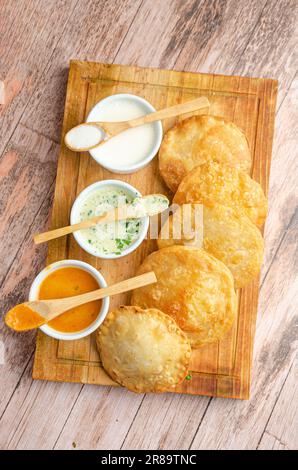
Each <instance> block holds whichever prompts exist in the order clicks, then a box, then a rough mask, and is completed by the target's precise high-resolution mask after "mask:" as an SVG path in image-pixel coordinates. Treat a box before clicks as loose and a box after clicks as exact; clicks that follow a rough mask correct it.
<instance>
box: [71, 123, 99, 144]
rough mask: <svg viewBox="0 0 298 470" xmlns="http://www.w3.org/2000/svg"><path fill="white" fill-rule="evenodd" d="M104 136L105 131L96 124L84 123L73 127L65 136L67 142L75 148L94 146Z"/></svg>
mask: <svg viewBox="0 0 298 470" xmlns="http://www.w3.org/2000/svg"><path fill="white" fill-rule="evenodd" d="M103 138H104V132H103V131H102V130H101V129H100V128H99V127H96V126H90V125H84V124H81V125H80V126H76V127H73V128H72V129H70V131H68V133H67V134H66V136H65V142H66V144H68V145H69V146H70V147H72V148H73V149H84V148H90V147H94V145H97V144H98V143H99V142H100V141H101V140H102V139H103Z"/></svg>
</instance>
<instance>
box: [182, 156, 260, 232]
mask: <svg viewBox="0 0 298 470" xmlns="http://www.w3.org/2000/svg"><path fill="white" fill-rule="evenodd" d="M173 202H174V203H177V204H180V205H181V204H184V203H187V202H195V203H203V204H204V203H208V202H211V203H212V202H217V203H219V204H222V205H224V206H229V207H232V208H234V209H236V210H237V211H238V212H239V213H244V214H246V215H247V217H249V218H250V220H251V221H252V222H253V223H254V224H255V225H257V226H258V227H261V226H262V225H263V223H264V221H265V218H266V214H267V200H266V197H265V194H264V192H263V190H262V188H261V186H260V185H259V183H257V182H256V181H254V180H253V179H252V178H250V176H248V175H247V174H246V173H244V172H243V171H239V170H237V169H236V168H232V167H230V166H227V165H223V164H221V163H217V162H214V161H210V162H208V163H204V164H203V165H200V166H198V167H196V168H195V169H194V170H192V171H191V172H190V173H189V174H188V175H186V176H185V178H183V180H182V181H181V183H180V185H179V188H178V190H177V192H176V194H175V196H174V199H173Z"/></svg>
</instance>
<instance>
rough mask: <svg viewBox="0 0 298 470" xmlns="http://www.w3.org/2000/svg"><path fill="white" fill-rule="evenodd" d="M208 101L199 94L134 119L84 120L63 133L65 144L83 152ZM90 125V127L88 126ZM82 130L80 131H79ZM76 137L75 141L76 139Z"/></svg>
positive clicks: (207, 104)
mask: <svg viewBox="0 0 298 470" xmlns="http://www.w3.org/2000/svg"><path fill="white" fill-rule="evenodd" d="M208 106H209V101H208V99H207V98H206V97H204V96H201V97H200V98H197V99H195V100H191V101H187V102H186V103H181V104H177V105H175V106H171V107H169V108H164V109H161V110H159V111H155V112H154V113H149V114H146V115H145V116H141V117H139V118H136V119H131V120H129V121H121V122H85V123H83V124H79V125H78V126H76V127H73V128H72V129H70V130H69V131H68V132H67V134H66V135H65V138H64V141H65V145H66V146H67V147H68V148H69V149H70V150H73V151H75V152H84V151H87V150H91V149H94V148H95V147H98V146H99V145H102V144H104V143H105V142H107V140H109V139H110V138H111V137H115V136H116V135H118V134H120V133H121V132H123V131H126V130H127V129H131V128H133V127H138V126H142V125H143V124H149V123H151V122H155V121H160V120H161V119H167V118H171V117H176V116H179V115H180V114H185V113H190V112H193V111H197V110H198V109H201V108H207V107H208ZM90 126H91V127H90ZM80 130H82V132H80ZM87 131H88V133H89V136H88V141H89V144H88V145H86V144H84V142H86V140H85V139H86V134H85V132H87ZM76 139H77V141H76Z"/></svg>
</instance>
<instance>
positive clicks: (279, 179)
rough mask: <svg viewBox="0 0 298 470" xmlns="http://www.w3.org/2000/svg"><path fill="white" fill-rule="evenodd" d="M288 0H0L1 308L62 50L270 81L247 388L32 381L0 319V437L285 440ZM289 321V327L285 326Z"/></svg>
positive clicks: (21, 259) (245, 444) (182, 444)
mask: <svg viewBox="0 0 298 470" xmlns="http://www.w3.org/2000/svg"><path fill="white" fill-rule="evenodd" d="M297 26H298V1H297V0H250V1H249V2H248V1H247V0H209V1H208V0H205V1H204V0H117V1H115V0H102V1H101V0H0V80H3V81H4V82H5V86H6V98H7V101H6V104H5V105H2V106H1V105H0V136H1V138H0V177H1V180H0V194H1V197H0V211H1V219H0V236H1V258H0V270H1V271H0V276H1V279H0V282H1V289H2V293H1V313H3V312H5V311H7V310H8V309H9V308H10V306H12V305H14V304H15V303H19V302H22V301H24V300H25V299H26V297H27V294H28V290H29V286H30V284H31V282H32V280H33V278H34V277H35V275H36V274H37V273H38V272H39V270H40V269H41V268H42V267H43V266H44V263H45V256H46V249H45V247H44V246H41V247H35V246H34V245H33V243H32V234H33V233H35V232H37V231H41V230H43V229H44V228H45V227H46V226H47V224H48V220H49V217H50V209H51V202H52V197H53V188H54V184H55V174H56V164H57V156H58V152H59V140H60V132H61V121H62V116H63V107H64V99H65V88H66V81H67V74H68V64H69V60H70V59H71V58H76V59H81V60H85V59H86V60H93V61H100V62H108V63H112V62H115V63H119V64H133V65H134V64H136V65H140V66H151V67H161V68H168V69H176V70H187V71H199V72H209V73H213V72H214V73H224V74H229V75H233V74H237V75H246V76H260V77H270V78H276V79H278V80H279V94H278V105H277V115H276V130H275V139H274V148H273V159H272V167H271V179H270V194H269V216H268V220H267V223H266V230H265V239H266V254H265V261H264V265H263V269H262V282H261V291H260V301H259V312H258V322H257V331H256V339H255V348H254V366H253V384H252V393H251V399H250V400H249V401H239V400H227V399H213V398H208V397H197V396H185V395H173V394H164V395H136V394H133V393H130V392H128V391H125V390H123V389H114V388H108V387H97V386H86V385H81V384H69V383H62V384H61V383H52V382H42V381H32V379H31V370H32V360H33V353H34V347H35V335H34V334H33V333H32V334H31V333H28V334H24V335H22V336H19V335H17V334H14V333H12V332H11V331H8V329H6V328H5V327H4V326H3V324H2V325H1V341H0V363H1V364H0V374H1V380H0V448H1V449H30V448H31V449H73V448H77V449H120V448H121V449H157V448H160V449H188V448H190V449H294V448H297V447H298V445H297V444H298V434H297V433H298V422H297V415H298V413H297V404H298V396H297V395H298V394H297V372H298V362H297V355H296V351H297V349H296V345H297V343H296V344H295V340H297V296H298V279H297V210H296V206H297V204H296V202H297V179H298V168H297V166H298V150H297V149H298V145H297V131H298V126H297V123H298V75H297V66H298V55H297V52H298V48H297V45H298V44H297V42H298V28H297ZM295 328H296V330H295Z"/></svg>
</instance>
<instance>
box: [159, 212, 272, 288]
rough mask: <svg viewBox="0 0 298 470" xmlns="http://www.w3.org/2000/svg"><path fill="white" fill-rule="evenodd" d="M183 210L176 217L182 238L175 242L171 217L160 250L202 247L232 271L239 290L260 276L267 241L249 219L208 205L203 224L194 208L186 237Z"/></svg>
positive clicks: (162, 232)
mask: <svg viewBox="0 0 298 470" xmlns="http://www.w3.org/2000/svg"><path fill="white" fill-rule="evenodd" d="M181 208H182V211H181V213H179V211H178V212H177V213H176V214H175V216H174V223H175V224H177V229H176V233H177V234H178V233H179V229H181V238H180V239H174V238H173V216H172V215H171V216H170V217H169V220H168V221H167V224H168V225H167V224H165V226H164V227H163V228H162V230H161V233H160V235H159V239H158V241H157V244H158V248H160V249H161V248H165V247H167V246H172V245H192V244H196V243H202V244H201V245H198V246H200V247H202V248H204V249H205V250H206V251H207V252H208V253H210V254H211V255H213V256H215V258H217V259H219V260H220V261H222V262H223V263H224V264H225V265H226V266H227V267H228V268H229V269H230V271H231V273H232V274H233V277H234V281H235V287H236V288H240V287H244V286H245V285H246V284H248V283H249V282H251V281H252V279H253V278H254V277H256V276H257V275H258V273H259V272H260V269H261V264H262V261H263V253H264V240H263V237H262V234H261V232H260V230H259V229H258V228H257V227H256V226H255V225H254V224H253V223H252V222H251V221H250V219H249V218H248V217H247V216H246V215H244V214H239V213H238V212H237V211H235V210H234V209H232V208H231V207H227V206H222V205H221V204H214V203H208V204H205V205H203V206H202V209H203V217H202V220H200V221H198V220H197V221H196V220H195V210H196V208H195V206H194V205H191V209H192V210H191V233H183V220H184V217H183V208H185V209H186V206H182V207H181ZM198 222H200V224H198ZM196 225H197V226H196ZM186 228H188V227H186ZM174 234H175V230H174ZM176 236H177V235H176ZM165 237H167V238H165Z"/></svg>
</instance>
